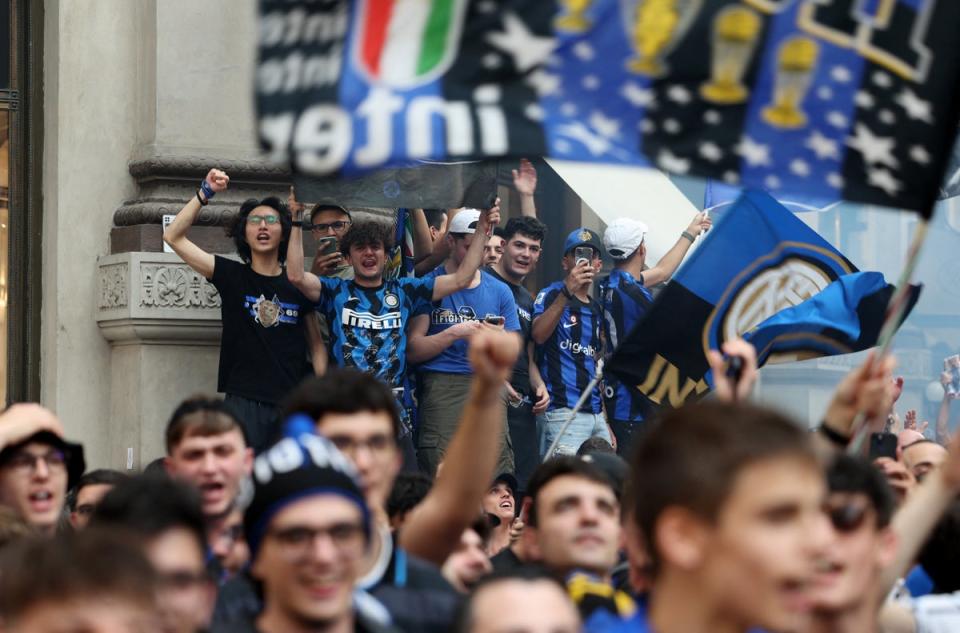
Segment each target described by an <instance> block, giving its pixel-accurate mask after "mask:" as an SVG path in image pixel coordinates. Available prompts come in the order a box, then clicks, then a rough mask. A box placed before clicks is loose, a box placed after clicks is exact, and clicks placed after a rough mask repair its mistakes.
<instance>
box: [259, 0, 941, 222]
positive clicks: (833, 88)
mask: <svg viewBox="0 0 960 633" xmlns="http://www.w3.org/2000/svg"><path fill="white" fill-rule="evenodd" d="M259 26H260V28H259V63H258V66H257V69H256V77H255V84H256V86H255V89H256V95H257V105H258V117H259V121H258V132H259V135H260V138H261V141H262V143H263V145H264V147H265V148H266V149H267V150H268V151H269V152H270V154H271V155H272V156H273V158H275V159H278V160H281V161H290V162H291V163H292V165H293V167H294V169H295V171H296V172H297V173H299V174H300V176H301V178H303V177H311V178H316V177H322V176H329V175H345V174H351V173H359V172H365V171H369V170H374V169H378V168H384V167H397V166H403V165H407V164H410V163H411V162H414V161H419V160H432V161H450V160H452V161H461V160H473V159H483V158H491V157H500V156H548V157H552V158H559V159H571V160H583V161H596V162H608V163H620V164H630V165H640V166H644V165H654V166H656V167H658V168H660V169H663V170H665V171H668V172H673V173H677V174H690V175H699V176H704V177H711V178H715V179H718V180H722V181H724V182H728V183H730V184H736V185H741V186H745V187H756V188H762V189H765V190H768V191H770V192H771V193H773V194H774V195H775V196H777V197H783V198H786V197H788V196H789V195H791V194H795V193H797V192H800V193H804V194H805V195H809V196H810V197H811V198H815V199H824V200H836V199H846V200H853V201H859V202H866V203H870V204H879V205H885V206H891V207H897V208H903V209H913V210H917V211H920V212H923V213H927V212H929V211H930V210H931V209H932V206H933V202H934V200H936V198H937V197H938V196H939V195H940V193H941V192H940V185H941V179H942V176H943V173H944V169H945V167H946V162H947V159H948V157H949V154H950V149H951V146H952V143H953V139H954V138H955V135H956V130H957V123H958V116H960V114H958V113H960V47H958V46H957V45H956V44H957V42H956V38H957V33H960V2H958V1H957V0H670V1H665V2H664V1H659V0H657V1H655V0H584V1H582V2H556V1H550V0H354V1H349V0H261V2H260V24H259ZM399 184H400V185H401V188H402V187H403V186H404V183H402V182H401V183H399ZM411 186H417V187H419V186H422V185H421V184H419V183H417V184H416V185H411ZM299 189H300V183H299V182H298V190H299ZM394 204H395V203H394ZM404 204H407V203H404Z"/></svg>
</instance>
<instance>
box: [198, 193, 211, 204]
mask: <svg viewBox="0 0 960 633" xmlns="http://www.w3.org/2000/svg"><path fill="white" fill-rule="evenodd" d="M197 200H199V201H200V206H201V207H205V206H207V205H208V204H210V201H209V200H204V199H203V196H201V195H200V190H199V189H197Z"/></svg>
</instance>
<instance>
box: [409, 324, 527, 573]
mask: <svg viewBox="0 0 960 633" xmlns="http://www.w3.org/2000/svg"><path fill="white" fill-rule="evenodd" d="M519 351H520V338H519V337H518V336H517V335H516V333H514V332H504V331H502V330H498V329H495V328H483V329H481V330H480V331H478V332H477V333H476V334H474V335H473V337H471V339H470V352H469V358H470V365H471V367H472V368H473V372H474V373H473V382H472V384H471V386H470V394H469V396H468V397H467V402H466V404H465V405H464V407H463V413H462V414H461V415H460V424H459V426H458V428H457V432H456V434H455V435H454V436H453V440H451V442H450V446H449V448H448V449H447V453H446V457H445V458H444V460H443V463H444V466H443V473H442V475H441V476H440V477H438V478H437V481H436V482H435V483H434V485H433V488H432V489H431V490H430V493H429V494H428V495H427V497H426V498H425V499H424V500H423V502H422V503H421V504H420V505H419V506H417V507H416V508H415V509H414V510H413V511H412V512H411V513H410V516H409V518H408V519H407V521H406V523H405V524H404V527H403V530H402V531H401V532H400V545H401V546H402V547H403V548H405V549H406V550H407V551H408V552H410V553H411V554H414V555H416V556H420V557H421V558H425V559H427V560H429V561H431V562H433V563H436V564H437V565H441V564H443V561H444V560H446V558H447V556H449V555H450V553H451V552H452V551H453V550H454V549H455V548H456V546H457V544H458V543H459V542H460V535H461V534H462V533H463V530H464V529H465V528H466V527H467V526H468V525H470V523H471V522H473V521H474V520H476V518H477V516H478V515H479V513H480V503H481V501H482V499H483V494H484V493H485V492H486V490H487V487H488V486H489V485H490V481H491V480H492V479H493V475H494V472H493V471H494V469H495V467H496V464H497V457H498V455H499V453H500V433H497V432H496V430H495V429H494V428H492V426H493V424H496V423H497V422H492V421H502V417H503V401H502V400H501V398H500V390H501V389H502V387H503V382H504V381H505V380H506V379H507V377H508V376H509V375H510V370H511V369H512V368H513V365H514V363H515V362H516V360H517V353H518V352H519Z"/></svg>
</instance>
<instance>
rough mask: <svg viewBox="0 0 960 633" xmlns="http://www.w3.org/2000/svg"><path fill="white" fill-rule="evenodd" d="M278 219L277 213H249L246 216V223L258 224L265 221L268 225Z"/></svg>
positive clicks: (276, 221)
mask: <svg viewBox="0 0 960 633" xmlns="http://www.w3.org/2000/svg"><path fill="white" fill-rule="evenodd" d="M279 221H280V216H277V215H273V214H270V215H254V214H252V213H251V214H250V215H248V216H247V224H260V223H261V222H266V223H267V224H268V225H272V224H276V223H278V222H279Z"/></svg>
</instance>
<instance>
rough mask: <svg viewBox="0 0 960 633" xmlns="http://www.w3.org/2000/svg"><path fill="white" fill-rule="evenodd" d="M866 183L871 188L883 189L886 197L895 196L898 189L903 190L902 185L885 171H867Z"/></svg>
mask: <svg viewBox="0 0 960 633" xmlns="http://www.w3.org/2000/svg"><path fill="white" fill-rule="evenodd" d="M867 183H869V184H870V185H871V186H873V187H877V188H879V189H883V191H884V192H885V193H886V194H887V195H888V196H891V197H893V196H895V195H897V192H898V191H900V189H902V188H903V184H902V183H901V182H900V181H899V180H897V179H896V178H894V177H893V174H891V173H890V172H889V171H887V170H886V169H883V168H880V169H871V170H868V171H867Z"/></svg>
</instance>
